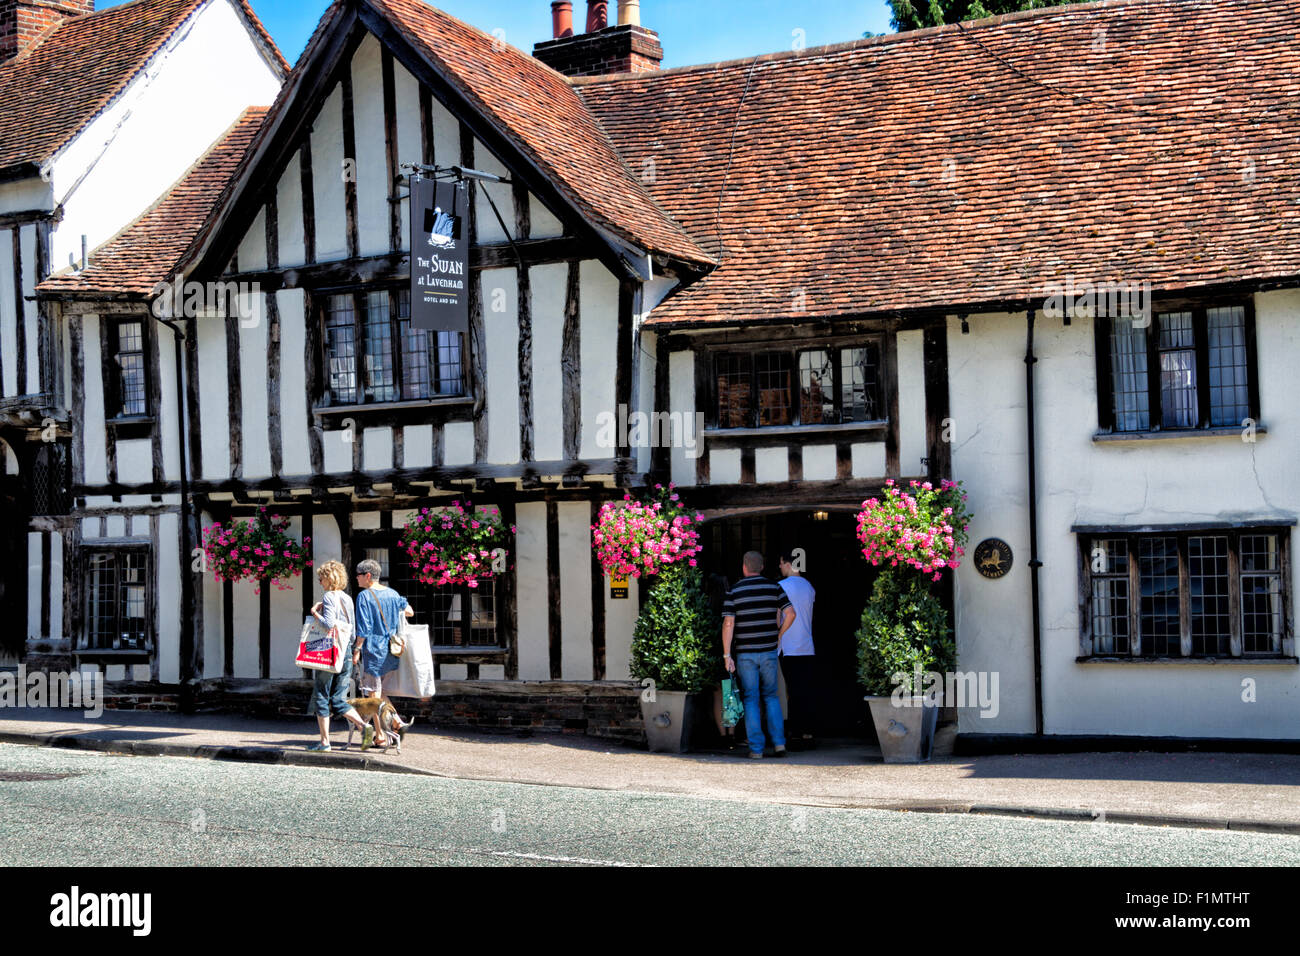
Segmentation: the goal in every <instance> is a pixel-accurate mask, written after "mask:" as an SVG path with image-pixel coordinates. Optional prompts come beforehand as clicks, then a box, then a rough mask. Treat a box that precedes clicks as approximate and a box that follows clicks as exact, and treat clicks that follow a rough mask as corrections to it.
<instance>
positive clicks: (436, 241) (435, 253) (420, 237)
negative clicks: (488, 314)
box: [411, 177, 469, 332]
mask: <svg viewBox="0 0 1300 956" xmlns="http://www.w3.org/2000/svg"><path fill="white" fill-rule="evenodd" d="M468 207H469V192H468V190H467V189H466V188H465V184H464V183H463V182H457V183H439V182H435V181H434V180H432V179H423V178H419V177H412V179H411V326H412V327H413V328H417V329H437V330H439V331H442V332H468V331H469V241H468V237H467V236H466V234H465V230H464V229H463V228H462V226H463V224H464V222H465V213H466V210H467V209H468Z"/></svg>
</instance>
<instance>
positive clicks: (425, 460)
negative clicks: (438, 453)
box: [402, 425, 434, 468]
mask: <svg viewBox="0 0 1300 956" xmlns="http://www.w3.org/2000/svg"><path fill="white" fill-rule="evenodd" d="M433 428H434V426H432V425H407V426H406V427H405V428H404V429H403V430H402V441H403V446H402V453H403V458H404V459H405V462H406V467H407V468H431V467H433Z"/></svg>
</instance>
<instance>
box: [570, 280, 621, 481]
mask: <svg viewBox="0 0 1300 956" xmlns="http://www.w3.org/2000/svg"><path fill="white" fill-rule="evenodd" d="M578 282H579V291H578V302H579V307H578V310H579V313H580V324H581V333H580V335H581V341H580V342H579V349H578V351H579V353H580V354H579V361H580V362H581V363H582V365H581V368H582V433H581V434H582V441H581V444H580V452H579V456H580V457H581V458H584V459H593V458H612V457H614V455H615V454H616V453H617V449H615V448H601V447H600V445H599V444H598V442H597V440H596V439H597V436H598V433H599V430H600V425H599V422H598V416H599V415H600V413H601V412H608V413H610V414H613V415H617V414H618V406H617V404H616V397H615V387H614V385H615V379H616V377H617V375H618V281H617V280H616V279H615V278H614V276H613V275H612V274H610V271H609V270H608V269H606V268H605V266H604V265H602V264H601V263H599V262H596V261H594V260H588V261H586V262H583V263H582V264H581V266H579V270H578ZM624 358H627V359H628V360H631V356H624Z"/></svg>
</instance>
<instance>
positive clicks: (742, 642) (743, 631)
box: [722, 575, 791, 654]
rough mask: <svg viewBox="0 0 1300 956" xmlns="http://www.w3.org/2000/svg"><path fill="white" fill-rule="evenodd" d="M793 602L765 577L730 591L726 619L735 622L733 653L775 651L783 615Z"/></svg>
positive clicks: (740, 583) (724, 612)
mask: <svg viewBox="0 0 1300 956" xmlns="http://www.w3.org/2000/svg"><path fill="white" fill-rule="evenodd" d="M790 606H791V605H790V599H789V598H788V597H786V596H785V591H783V590H781V586H780V585H779V584H777V583H776V582H774V581H769V580H768V579H767V578H765V577H762V576H761V575H755V576H753V577H750V578H741V579H740V580H739V581H737V582H736V586H735V587H733V588H732V589H731V590H730V591H728V592H727V600H726V603H724V604H723V605H722V616H723V617H730V618H734V619H735V622H736V623H735V625H734V629H733V631H732V638H731V652H732V653H733V654H746V653H754V652H757V651H774V650H776V645H777V638H776V635H777V632H778V631H779V630H780V629H781V615H782V614H784V613H785V609H786V608H788V607H790Z"/></svg>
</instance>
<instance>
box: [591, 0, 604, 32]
mask: <svg viewBox="0 0 1300 956" xmlns="http://www.w3.org/2000/svg"><path fill="white" fill-rule="evenodd" d="M607 26H609V0H587V32H588V33H595V32H596V31H597V30H603V29H605V27H607Z"/></svg>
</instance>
